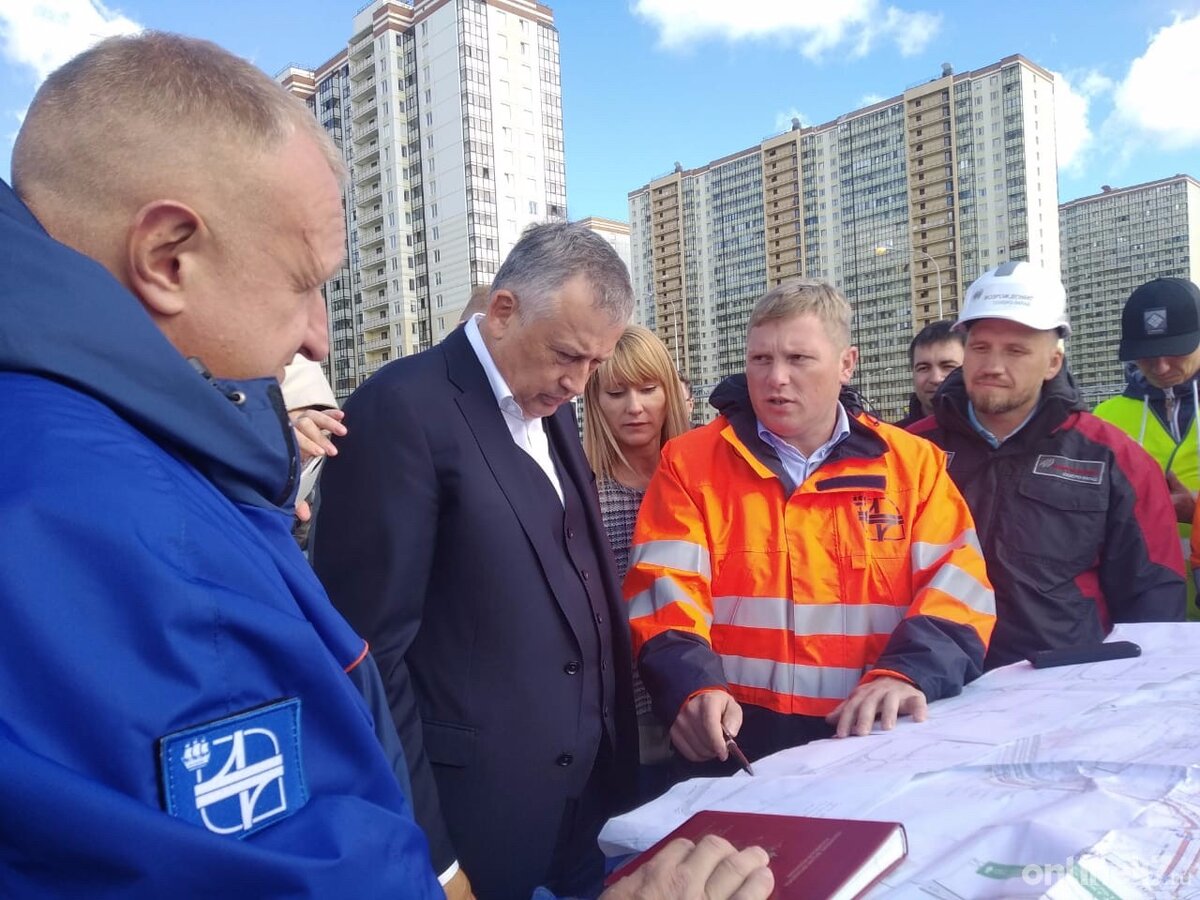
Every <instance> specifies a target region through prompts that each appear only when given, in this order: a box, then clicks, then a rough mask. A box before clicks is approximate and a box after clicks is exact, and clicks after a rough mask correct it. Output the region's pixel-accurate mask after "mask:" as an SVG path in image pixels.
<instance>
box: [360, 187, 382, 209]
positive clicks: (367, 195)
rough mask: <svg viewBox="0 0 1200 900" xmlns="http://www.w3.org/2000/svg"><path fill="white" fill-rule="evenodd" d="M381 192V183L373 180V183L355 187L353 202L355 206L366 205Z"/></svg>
mask: <svg viewBox="0 0 1200 900" xmlns="http://www.w3.org/2000/svg"><path fill="white" fill-rule="evenodd" d="M382 194H383V185H382V184H380V183H379V182H375V184H372V185H368V186H366V187H362V188H359V189H357V190H356V191H355V192H354V203H355V205H356V206H366V205H368V204H370V203H371V201H372V200H374V199H376V198H377V197H379V196H381V195H382Z"/></svg>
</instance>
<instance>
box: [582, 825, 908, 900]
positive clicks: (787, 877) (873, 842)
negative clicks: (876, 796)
mask: <svg viewBox="0 0 1200 900" xmlns="http://www.w3.org/2000/svg"><path fill="white" fill-rule="evenodd" d="M706 834H716V835H720V836H721V837H723V838H725V840H727V841H729V843H731V844H733V846H735V847H737V848H738V849H739V850H742V849H744V848H746V847H754V846H758V847H762V848H763V849H764V850H766V851H767V853H768V854H770V857H771V871H772V872H773V873H774V875H775V890H774V892H773V893H772V894H771V897H772V898H778V900H800V898H803V900H853V898H855V897H858V896H861V895H862V894H863V893H864V892H865V891H866V890H867V888H869V887H871V885H873V884H875V882H877V881H878V880H879V879H880V878H882V877H883V876H884V875H886V874H887V873H888V872H890V871H891V870H892V869H894V868H895V867H896V866H898V865H899V864H900V862H901V861H902V860H903V859H904V857H905V856H907V855H908V838H907V836H906V835H905V833H904V826H903V825H901V824H900V823H899V822H859V821H855V820H852V819H813V818H809V817H807V816H768V815H760V814H758V813H736V812H714V811H711V810H708V811H704V812H698V813H696V814H695V815H694V816H692V817H691V818H690V819H688V820H687V821H686V822H684V823H683V824H682V825H680V826H679V827H678V828H676V829H675V830H674V831H672V832H671V833H670V834H668V835H667V836H666V837H665V838H663V839H662V840H661V841H659V842H658V843H657V844H655V845H654V846H653V847H651V848H650V849H649V850H647V851H646V852H645V853H641V854H639V855H638V856H637V857H636V858H634V859H633V860H632V861H631V862H629V863H627V864H626V865H624V866H622V867H621V868H620V869H618V870H617V871H615V872H613V873H612V874H611V875H610V876H609V877H608V880H607V881H606V882H605V884H611V883H612V882H614V881H616V880H617V879H618V878H622V877H624V876H626V875H629V874H630V873H631V872H634V871H636V870H637V869H638V868H640V867H641V866H642V865H644V864H645V863H646V862H647V861H649V860H650V859H651V858H652V857H653V856H654V854H656V853H657V852H658V851H659V850H661V849H662V847H663V846H664V845H665V844H667V843H670V842H671V841H672V840H674V839H675V838H679V837H685V838H688V839H690V840H692V841H699V840H700V838H702V837H704V836H705V835H706Z"/></svg>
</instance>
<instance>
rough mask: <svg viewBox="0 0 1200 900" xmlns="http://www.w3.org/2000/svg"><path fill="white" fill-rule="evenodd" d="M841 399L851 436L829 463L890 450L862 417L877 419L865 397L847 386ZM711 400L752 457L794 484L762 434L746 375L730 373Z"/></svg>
mask: <svg viewBox="0 0 1200 900" xmlns="http://www.w3.org/2000/svg"><path fill="white" fill-rule="evenodd" d="M838 401H839V402H840V403H841V404H842V405H843V406H844V407H845V408H846V415H847V417H848V418H849V421H850V436H849V437H847V438H846V439H845V440H844V441H842V442H841V443H840V444H838V445H837V446H836V447H834V448H833V451H832V452H831V453H830V454H829V456H828V457H826V459H825V462H826V463H830V462H834V461H836V460H845V459H876V458H878V457H880V456H882V455H883V454H884V453H886V452H887V444H886V443H885V442H884V441H883V439H882V438H880V437H879V435H877V434H876V433H875V432H874V431H873V430H872V429H871V428H869V427H868V426H867V425H865V424H863V422H862V421H861V420H860V417H863V418H868V419H869V420H870V421H875V420H874V419H871V418H870V417H869V416H867V414H866V413H864V411H863V403H862V397H860V396H859V394H858V393H857V392H856V391H854V390H853V389H851V388H843V389H842V392H841V394H840V395H839V397H838ZM709 403H710V404H711V405H712V406H713V407H714V408H715V409H716V410H717V411H718V412H719V413H720V414H721V415H722V416H724V417H725V420H726V421H727V422H728V423H729V427H730V428H732V429H733V433H734V435H735V436H736V437H737V439H738V441H740V442H741V444H742V446H743V447H745V448H746V450H747V451H748V452H749V453H750V454H751V456H753V457H754V459H756V460H757V461H758V462H759V463H760V464H762V465H763V466H765V467H766V468H767V469H768V470H769V471H770V472H771V473H772V474H773V475H775V477H777V478H778V479H779V480H780V481H782V482H783V483H784V484H787V485H790V484H791V482H790V480H789V478H788V476H787V472H786V470H785V469H784V466H783V462H782V461H781V460H780V459H779V454H778V453H776V452H775V448H774V447H772V446H771V445H770V444H768V443H766V442H765V441H764V440H763V439H762V438H761V437H759V436H758V417H757V416H756V415H755V414H754V407H753V405H752V404H751V403H750V389H749V387H748V386H747V384H746V376H745V375H744V374H741V375H730V376H729V377H728V378H726V379H724V380H723V381H722V382H721V383H720V384H718V385H717V386H716V388H715V389H714V390H713V392H712V395H711V396H710V397H709Z"/></svg>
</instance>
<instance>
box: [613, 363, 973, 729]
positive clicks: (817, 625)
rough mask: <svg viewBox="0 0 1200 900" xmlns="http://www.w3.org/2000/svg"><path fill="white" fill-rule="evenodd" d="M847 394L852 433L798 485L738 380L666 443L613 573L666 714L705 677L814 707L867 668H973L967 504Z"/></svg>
mask: <svg viewBox="0 0 1200 900" xmlns="http://www.w3.org/2000/svg"><path fill="white" fill-rule="evenodd" d="M854 396H855V395H853V394H852V393H851V392H843V395H842V398H843V403H844V405H846V406H847V412H848V413H849V419H850V435H849V436H848V437H847V438H846V439H845V440H843V441H842V442H841V443H840V444H838V445H837V447H835V448H834V450H833V451H832V452H831V454H830V455H829V457H828V458H827V460H826V461H825V462H824V463H823V464H822V465H821V467H820V468H819V469H817V470H816V471H815V472H814V473H813V474H812V475H810V476H809V477H808V479H807V480H806V481H805V482H804V483H803V484H801V485H799V486H793V485H791V484H790V481H789V479H788V476H787V473H786V470H785V469H784V468H783V465H782V463H781V462H780V460H779V457H778V455H777V454H776V453H775V451H774V450H773V449H772V448H771V447H770V446H769V445H767V444H766V443H764V442H763V440H762V439H761V438H760V437H759V436H758V433H757V420H756V418H755V416H754V413H753V410H752V408H751V407H750V403H749V396H748V394H747V392H746V388H745V381H744V377H741V376H735V378H733V379H727V380H726V382H725V383H724V384H723V385H722V386H721V387H720V388H718V390H717V392H715V393H714V404H716V405H718V408H719V409H721V412H722V415H721V416H719V417H718V418H717V419H715V420H714V421H713V422H711V423H710V424H708V425H707V426H705V427H703V428H699V429H696V430H694V431H691V432H688V433H687V434H685V435H682V436H680V437H678V438H676V439H675V440H673V441H671V442H669V443H668V444H667V446H666V447H665V448H664V451H663V455H662V461H661V463H660V465H659V468H658V470H657V472H656V474H655V475H654V478H653V480H652V481H651V482H650V486H649V489H648V490H647V492H646V497H645V499H644V500H643V502H642V506H641V513H640V515H639V516H638V522H637V527H636V530H635V532H634V538H633V550H632V556H631V561H630V568H629V574H628V576H627V578H626V580H625V585H624V593H625V598H626V601H627V602H628V606H629V610H628V611H629V619H630V627H631V630H632V633H633V647H634V653H635V655H636V656H637V658H638V660H639V668H640V670H641V673H642V677H643V679H644V680H645V683H646V685H647V687H648V688H649V690H650V694H651V697H652V699H653V701H654V704H655V709H656V712H657V713H658V715H659V717H660V718H661V719H662V720H663V721H664V722H667V723H670V722H672V721H673V720H674V718H675V715H676V714H677V713H678V711H679V709H680V707H681V706H682V705H683V703H684V702H686V700H687V699H688V698H689V697H691V696H692V695H693V694H695V693H698V692H700V691H703V690H708V689H714V688H720V689H725V690H728V691H729V692H730V693H731V694H732V695H733V697H734V698H735V699H736V700H738V702H739V703H743V704H747V703H749V704H754V705H756V706H760V707H764V708H766V709H768V710H772V711H774V712H776V713H784V714H799V715H805V716H824V715H826V714H827V713H829V712H831V711H832V710H833V709H834V708H835V707H836V706H837V705H838V704H839V703H840V702H841V701H842V700H844V699H845V698H846V697H847V696H848V695H849V694H850V692H851V691H852V690H853V689H854V688H855V686H857V685H858V684H859V683H860V682H862V681H864V680H871V679H873V678H875V677H878V676H880V675H892V676H898V677H901V678H904V679H906V680H908V681H910V682H911V683H913V684H914V685H916V686H917V687H918V688H919V689H920V690H921V691H923V692H924V694H925V696H926V699H927V700H930V701H933V700H936V699H939V698H941V697H946V696H952V695H954V694H957V693H958V692H959V691H960V690H961V689H962V685H963V684H964V683H966V682H968V681H970V680H972V679H973V678H975V677H977V676H978V675H979V674H980V673H981V671H982V667H983V658H984V654H985V652H986V650H987V643H988V640H989V638H990V636H991V633H992V628H993V626H994V624H995V595H994V594H993V591H992V585H991V583H990V581H989V580H988V576H987V572H986V570H985V568H984V561H983V556H982V553H981V551H980V547H979V542H978V540H977V538H976V536H975V527H974V522H973V521H972V519H971V513H970V511H969V510H968V509H967V505H966V503H965V502H964V500H963V498H962V495H961V494H960V493H959V492H958V489H957V488H956V487H955V486H954V483H953V481H951V479H950V476H949V475H948V474H947V472H946V466H945V463H944V455H943V454H942V452H941V451H940V450H938V449H937V448H936V447H934V446H933V445H932V444H930V443H929V442H928V441H924V440H922V439H920V438H915V437H914V436H912V435H909V434H907V433H905V432H903V431H901V430H900V429H898V428H894V427H893V426H890V425H885V424H883V423H881V422H878V421H876V420H875V419H873V418H870V417H868V416H866V415H864V414H862V412H861V410H860V409H859V408H858V407H857V405H855V404H854V402H852V400H851V398H853V397H854Z"/></svg>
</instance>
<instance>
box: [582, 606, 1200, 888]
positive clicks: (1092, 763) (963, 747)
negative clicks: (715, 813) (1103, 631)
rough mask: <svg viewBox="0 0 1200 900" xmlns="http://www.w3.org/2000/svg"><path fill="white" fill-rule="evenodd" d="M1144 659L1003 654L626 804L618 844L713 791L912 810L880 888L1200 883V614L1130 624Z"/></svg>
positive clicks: (611, 849)
mask: <svg viewBox="0 0 1200 900" xmlns="http://www.w3.org/2000/svg"><path fill="white" fill-rule="evenodd" d="M1111 639H1112V640H1118V639H1121V640H1131V641H1135V642H1137V643H1138V644H1140V645H1141V647H1142V655H1141V656H1140V657H1137V658H1133V659H1120V660H1110V661H1106V662H1099V663H1088V664H1084V665H1078V666H1068V667H1063V668H1053V669H1041V670H1036V669H1034V668H1033V667H1032V666H1030V665H1029V664H1028V663H1019V664H1016V665H1013V666H1008V667H1006V668H1003V669H998V670H996V671H994V672H990V673H988V674H987V675H985V676H984V677H982V678H980V679H979V680H978V681H976V682H974V683H973V684H971V685H968V686H967V688H966V689H965V690H964V691H963V693H962V694H961V695H960V696H958V697H955V698H952V699H949V700H943V701H939V702H937V703H934V704H932V705H931V706H930V709H929V720H928V721H927V722H925V723H915V722H912V721H911V720H908V719H901V721H900V723H899V724H898V725H897V727H896V729H895V730H894V731H891V732H880V731H876V732H875V733H874V734H871V735H868V736H865V737H856V738H846V739H843V740H825V741H818V742H815V743H812V744H808V745H806V746H803V747H795V748H793V749H790V750H784V751H782V752H780V753H776V754H774V755H773V756H769V757H767V758H765V759H763V760H761V761H757V762H755V764H754V769H755V772H756V773H757V776H756V777H753V778H752V777H750V776H749V775H745V774H743V773H739V774H737V775H733V776H730V777H727V778H716V779H695V780H693V781H688V782H685V783H683V784H680V785H677V786H676V787H675V788H673V789H672V790H671V791H670V792H668V793H667V794H665V795H664V796H663V797H661V798H659V799H658V800H655V801H654V802H652V803H649V804H646V805H645V806H643V807H640V808H639V809H636V810H634V811H632V812H630V813H628V814H626V815H624V816H620V817H618V818H616V819H613V820H612V821H610V822H609V823H608V825H607V826H606V827H605V829H604V831H603V833H602V834H601V835H600V843H601V846H602V848H603V849H604V851H605V852H606V853H607V854H608V855H609V856H621V855H625V854H628V853H632V852H635V851H641V850H644V849H646V848H647V847H649V846H651V845H652V844H653V843H654V842H655V841H657V840H658V839H659V838H661V837H663V836H664V835H665V834H667V833H668V832H669V831H671V830H672V829H674V828H675V827H676V826H678V825H679V824H681V823H682V822H683V821H684V820H685V819H686V818H688V817H689V816H690V815H691V814H692V813H694V812H696V811H698V810H702V809H717V810H728V811H735V812H769V813H781V814H791V815H804V816H825V817H830V818H849V819H879V820H890V821H898V822H902V823H903V824H904V826H905V828H906V830H907V832H908V840H909V854H908V859H907V860H906V861H905V862H904V863H903V864H902V865H901V866H900V867H899V868H897V869H896V870H894V871H893V872H892V873H891V874H890V875H888V876H887V877H886V878H885V879H884V881H883V882H882V883H881V884H880V885H879V886H877V887H876V888H875V889H874V890H873V891H872V892H871V893H870V894H869V895H868V896H870V897H889V898H907V897H911V898H917V897H920V898H923V900H927V898H929V897H938V898H960V897H962V898H977V897H978V898H988V897H995V898H1001V897H1003V898H1008V897H1041V896H1045V897H1049V898H1054V900H1061V898H1121V900H1130V898H1147V900H1149V898H1156V900H1157V898H1167V897H1198V896H1200V623H1194V624H1193V623H1171V624H1139V625H1119V626H1117V628H1116V630H1115V631H1114V633H1113V635H1112V638H1111Z"/></svg>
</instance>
